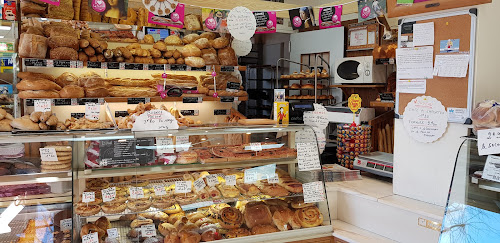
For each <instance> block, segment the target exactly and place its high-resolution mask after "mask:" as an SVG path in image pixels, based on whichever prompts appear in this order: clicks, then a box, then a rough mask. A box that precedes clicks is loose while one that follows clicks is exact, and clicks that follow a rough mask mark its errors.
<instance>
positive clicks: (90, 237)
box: [82, 232, 99, 243]
mask: <svg viewBox="0 0 500 243" xmlns="http://www.w3.org/2000/svg"><path fill="white" fill-rule="evenodd" d="M82 243H99V237H98V235H97V232H94V233H90V234H87V235H83V236H82Z"/></svg>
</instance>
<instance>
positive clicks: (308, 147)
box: [297, 143, 321, 171]
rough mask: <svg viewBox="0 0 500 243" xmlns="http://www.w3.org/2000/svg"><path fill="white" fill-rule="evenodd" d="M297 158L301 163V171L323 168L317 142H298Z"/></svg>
mask: <svg viewBox="0 0 500 243" xmlns="http://www.w3.org/2000/svg"><path fill="white" fill-rule="evenodd" d="M297 160H298V163H299V171H310V170H320V169H321V163H320V161H319V155H318V146H317V145H316V143H298V144H297Z"/></svg>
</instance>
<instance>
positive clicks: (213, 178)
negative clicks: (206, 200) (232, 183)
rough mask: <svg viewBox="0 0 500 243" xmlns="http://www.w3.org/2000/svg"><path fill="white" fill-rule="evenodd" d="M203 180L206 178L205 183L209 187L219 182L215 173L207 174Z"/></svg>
mask: <svg viewBox="0 0 500 243" xmlns="http://www.w3.org/2000/svg"><path fill="white" fill-rule="evenodd" d="M205 180H207V184H208V186H209V187H213V186H215V185H217V184H219V179H217V176H216V175H208V176H206V177H205Z"/></svg>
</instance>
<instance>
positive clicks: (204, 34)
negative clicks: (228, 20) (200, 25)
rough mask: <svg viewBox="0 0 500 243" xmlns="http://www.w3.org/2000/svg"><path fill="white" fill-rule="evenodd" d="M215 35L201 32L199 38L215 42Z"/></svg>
mask: <svg viewBox="0 0 500 243" xmlns="http://www.w3.org/2000/svg"><path fill="white" fill-rule="evenodd" d="M216 37H217V35H216V34H215V33H213V32H203V33H201V35H200V38H207V39H208V40H215V38H216Z"/></svg>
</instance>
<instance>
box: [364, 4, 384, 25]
mask: <svg viewBox="0 0 500 243" xmlns="http://www.w3.org/2000/svg"><path fill="white" fill-rule="evenodd" d="M385 13H387V4H386V0H364V1H358V23H361V22H363V21H366V20H370V19H374V18H376V17H382V16H384V14H385Z"/></svg>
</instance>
